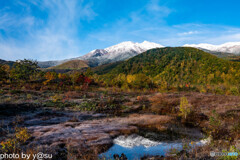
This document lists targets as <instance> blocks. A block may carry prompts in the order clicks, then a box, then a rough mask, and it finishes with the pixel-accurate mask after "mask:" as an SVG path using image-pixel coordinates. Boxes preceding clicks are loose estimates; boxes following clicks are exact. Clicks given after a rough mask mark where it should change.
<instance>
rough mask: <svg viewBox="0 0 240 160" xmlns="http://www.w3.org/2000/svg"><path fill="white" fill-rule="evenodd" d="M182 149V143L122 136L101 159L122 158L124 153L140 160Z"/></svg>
mask: <svg viewBox="0 0 240 160" xmlns="http://www.w3.org/2000/svg"><path fill="white" fill-rule="evenodd" d="M204 143H205V142H204V141H199V142H197V143H195V145H202V144H204ZM171 148H174V149H178V150H181V149H182V143H181V142H156V141H151V140H149V139H146V138H144V137H141V136H138V135H130V136H128V137H124V136H120V137H118V138H116V139H115V140H114V145H113V146H112V147H111V148H110V149H109V150H108V151H107V152H105V153H102V154H101V155H100V157H102V156H103V157H105V158H112V157H113V155H114V154H118V155H119V156H121V154H122V153H124V154H125V155H126V156H127V158H128V159H129V160H132V159H140V158H141V157H143V156H144V155H159V156H165V154H166V153H167V152H168V151H169V150H170V149H171Z"/></svg>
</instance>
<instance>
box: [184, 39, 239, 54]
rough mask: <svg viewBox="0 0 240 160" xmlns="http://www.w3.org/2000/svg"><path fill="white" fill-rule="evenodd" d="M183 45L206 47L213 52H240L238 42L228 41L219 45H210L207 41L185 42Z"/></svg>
mask: <svg viewBox="0 0 240 160" xmlns="http://www.w3.org/2000/svg"><path fill="white" fill-rule="evenodd" d="M184 47H194V48H199V49H201V48H202V49H207V50H210V51H215V52H227V53H233V54H240V42H228V43H224V44H221V45H212V44H207V43H200V44H185V45H184Z"/></svg>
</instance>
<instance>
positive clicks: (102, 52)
mask: <svg viewBox="0 0 240 160" xmlns="http://www.w3.org/2000/svg"><path fill="white" fill-rule="evenodd" d="M105 54H107V51H105V50H104V49H95V50H93V51H91V52H89V53H88V54H86V55H84V56H82V58H83V59H88V58H91V57H100V56H103V55H105Z"/></svg>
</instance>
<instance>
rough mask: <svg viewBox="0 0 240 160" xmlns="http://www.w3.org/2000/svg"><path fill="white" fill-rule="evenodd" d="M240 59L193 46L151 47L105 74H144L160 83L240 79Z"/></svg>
mask: <svg viewBox="0 0 240 160" xmlns="http://www.w3.org/2000/svg"><path fill="white" fill-rule="evenodd" d="M239 71H240V63H238V62H230V61H227V60H224V59H221V58H217V57H216V56H214V55H211V54H209V53H206V52H204V51H202V50H199V49H196V48H190V47H176V48H171V47H167V48H160V49H151V50H148V51H147V52H144V53H142V54H140V55H137V56H135V57H133V58H131V59H129V60H127V61H124V62H122V63H121V64H119V65H117V66H116V67H114V68H113V69H112V70H110V71H109V73H107V74H105V75H104V76H105V77H110V78H111V79H115V80H116V77H118V75H120V74H125V75H137V74H144V75H146V76H148V77H151V79H153V81H154V82H156V83H157V84H161V85H162V84H175V85H176V84H178V83H191V84H207V83H210V84H219V83H224V82H228V83H231V84H239V83H240V81H239V80H240V74H239Z"/></svg>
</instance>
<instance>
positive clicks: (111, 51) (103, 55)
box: [38, 41, 164, 68]
mask: <svg viewBox="0 0 240 160" xmlns="http://www.w3.org/2000/svg"><path fill="white" fill-rule="evenodd" d="M162 47H164V46H162V45H160V44H157V43H153V42H148V41H144V42H142V43H134V42H131V41H126V42H122V43H119V44H117V45H114V46H111V47H108V48H105V49H95V50H93V51H91V52H89V53H87V54H86V55H84V56H81V57H77V58H71V59H65V60H61V61H44V62H38V64H39V66H40V67H42V68H48V67H52V66H56V65H60V64H62V63H65V62H68V61H70V60H86V61H88V63H89V65H90V66H98V65H101V64H106V63H111V62H117V61H122V60H126V59H129V58H131V57H134V56H136V55H138V54H140V53H143V52H145V51H147V50H149V49H153V48H162Z"/></svg>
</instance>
